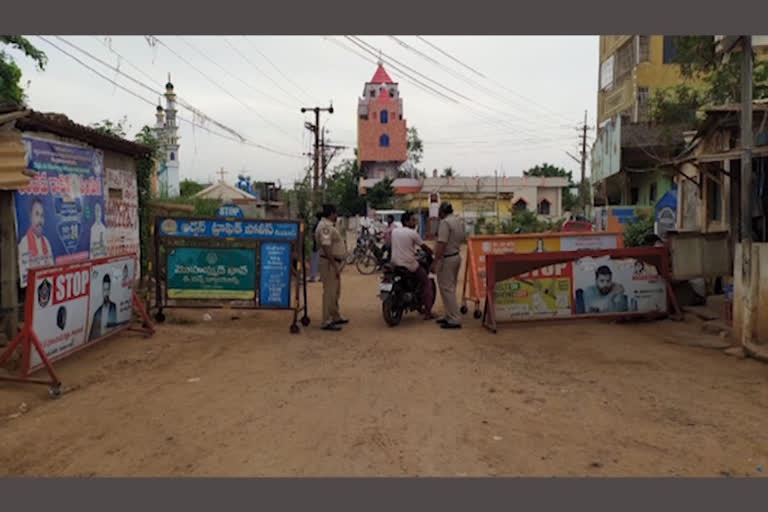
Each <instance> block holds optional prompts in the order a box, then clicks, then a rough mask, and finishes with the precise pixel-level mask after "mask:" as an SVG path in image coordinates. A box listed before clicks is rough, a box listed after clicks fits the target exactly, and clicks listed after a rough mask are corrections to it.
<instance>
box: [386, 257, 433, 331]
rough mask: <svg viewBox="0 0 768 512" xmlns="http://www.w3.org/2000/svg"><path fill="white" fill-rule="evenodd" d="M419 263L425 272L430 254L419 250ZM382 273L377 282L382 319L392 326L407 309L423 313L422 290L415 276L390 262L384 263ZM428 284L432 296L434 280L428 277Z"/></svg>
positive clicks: (429, 263)
mask: <svg viewBox="0 0 768 512" xmlns="http://www.w3.org/2000/svg"><path fill="white" fill-rule="evenodd" d="M418 260H419V265H421V266H422V267H423V268H424V269H425V270H427V272H429V268H430V267H431V266H432V261H433V260H434V258H433V256H432V254H430V253H428V252H425V251H419V254H418ZM383 269H384V274H383V275H382V277H381V283H380V284H379V298H381V311H382V314H383V316H384V321H385V322H386V323H387V325H389V326H390V327H394V326H396V325H398V324H399V323H400V321H401V320H402V319H403V314H405V313H407V312H409V311H419V312H421V313H423V312H424V311H423V305H424V299H423V291H422V290H421V288H420V286H419V280H418V278H416V276H415V275H414V274H413V273H411V272H409V271H408V269H406V268H404V267H395V266H394V265H392V264H389V263H387V264H385V265H384V267H383ZM429 285H430V286H431V287H432V296H433V297H434V296H435V292H436V291H437V286H436V285H435V280H434V279H432V278H430V279H429Z"/></svg>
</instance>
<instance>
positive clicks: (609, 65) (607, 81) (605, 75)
mask: <svg viewBox="0 0 768 512" xmlns="http://www.w3.org/2000/svg"><path fill="white" fill-rule="evenodd" d="M613 63H614V56H613V55H611V56H610V57H608V58H607V59H606V60H604V61H603V63H602V64H600V90H601V91H607V90H610V89H611V88H612V87H613Z"/></svg>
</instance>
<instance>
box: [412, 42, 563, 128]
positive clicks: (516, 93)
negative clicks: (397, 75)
mask: <svg viewBox="0 0 768 512" xmlns="http://www.w3.org/2000/svg"><path fill="white" fill-rule="evenodd" d="M416 37H418V38H419V40H421V41H422V42H424V43H425V44H427V45H429V46H430V47H431V48H433V49H435V50H436V51H438V52H440V53H441V54H443V55H445V56H446V57H448V58H449V59H451V60H453V61H455V62H457V63H458V64H460V65H462V66H464V67H465V68H467V69H469V70H470V71H472V72H473V73H475V74H477V75H478V76H480V77H482V78H485V79H486V80H488V81H489V82H491V83H494V84H496V85H497V86H498V87H501V88H502V89H504V90H505V91H507V92H509V93H511V94H514V95H515V96H517V97H518V98H520V99H523V100H525V101H528V102H530V103H531V104H533V105H536V106H538V107H539V108H541V109H543V110H545V111H547V112H550V113H551V114H553V115H556V116H557V117H559V118H561V119H566V118H565V117H563V116H562V114H559V113H557V112H555V111H554V110H552V109H550V108H549V107H546V106H544V105H542V104H541V103H538V102H536V101H534V100H532V99H530V98H526V97H525V96H523V95H522V94H520V93H518V92H516V91H513V90H512V89H509V88H508V87H506V86H505V85H503V84H501V83H500V82H498V81H496V80H494V79H492V78H489V77H487V76H485V75H484V74H482V73H480V72H479V71H477V70H476V69H474V68H472V67H470V66H468V65H466V64H464V63H463V62H462V61H461V60H459V59H457V58H456V57H454V56H452V55H451V54H449V53H448V52H446V51H444V50H442V49H441V48H439V47H438V46H437V45H435V44H433V43H431V42H429V41H427V40H426V39H424V38H423V37H422V36H416Z"/></svg>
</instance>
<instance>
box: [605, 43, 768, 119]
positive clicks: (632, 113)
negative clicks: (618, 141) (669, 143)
mask: <svg viewBox="0 0 768 512" xmlns="http://www.w3.org/2000/svg"><path fill="white" fill-rule="evenodd" d="M722 37H723V36H715V38H714V39H715V41H714V42H718V43H719V42H720V41H721V39H722ZM714 42H713V43H714ZM752 44H753V46H754V48H755V52H756V54H757V58H758V59H765V58H768V36H752ZM676 57H677V50H676V48H675V36H638V35H635V36H627V35H614V36H600V70H599V77H598V80H599V89H598V93H597V120H598V124H599V125H602V124H603V123H605V122H606V121H608V120H610V119H612V118H614V117H616V116H620V117H621V118H622V121H623V122H624V123H625V124H626V123H642V122H646V121H648V120H649V115H650V104H651V98H652V96H653V94H654V92H655V91H656V90H658V89H662V88H666V87H672V86H675V85H678V84H681V83H683V81H684V80H683V76H682V74H681V73H680V66H679V65H677V64H675V63H674V61H675V58H676Z"/></svg>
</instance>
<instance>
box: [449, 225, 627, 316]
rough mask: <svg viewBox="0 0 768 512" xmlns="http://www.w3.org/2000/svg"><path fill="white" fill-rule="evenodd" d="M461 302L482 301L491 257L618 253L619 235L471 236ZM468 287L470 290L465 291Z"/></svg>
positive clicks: (591, 233)
mask: <svg viewBox="0 0 768 512" xmlns="http://www.w3.org/2000/svg"><path fill="white" fill-rule="evenodd" d="M467 245H468V247H467V254H468V256H467V258H468V260H469V261H468V262H467V266H466V269H465V276H464V280H465V283H466V284H465V290H464V292H465V295H464V299H465V300H466V299H471V300H474V301H475V302H478V303H479V301H480V300H482V299H483V298H484V297H485V277H486V259H487V257H488V256H489V255H492V254H526V253H536V254H545V253H552V252H559V251H575V250H583V249H617V248H619V247H621V246H622V245H623V242H622V240H621V235H618V234H616V233H596V232H553V233H536V234H522V235H495V236H472V237H470V238H469V240H468V242H467ZM466 286H468V287H469V290H467V289H466Z"/></svg>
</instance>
